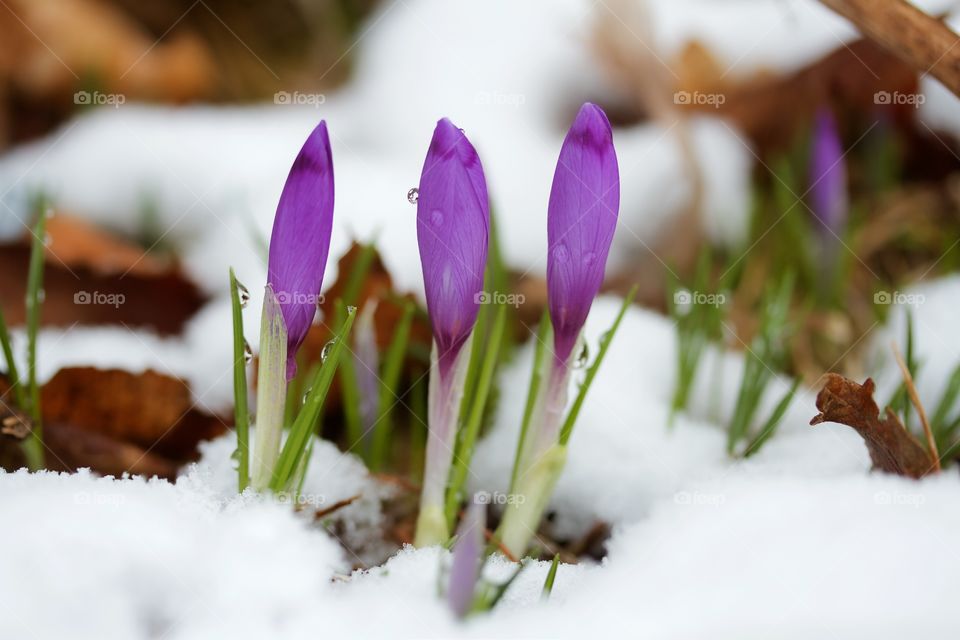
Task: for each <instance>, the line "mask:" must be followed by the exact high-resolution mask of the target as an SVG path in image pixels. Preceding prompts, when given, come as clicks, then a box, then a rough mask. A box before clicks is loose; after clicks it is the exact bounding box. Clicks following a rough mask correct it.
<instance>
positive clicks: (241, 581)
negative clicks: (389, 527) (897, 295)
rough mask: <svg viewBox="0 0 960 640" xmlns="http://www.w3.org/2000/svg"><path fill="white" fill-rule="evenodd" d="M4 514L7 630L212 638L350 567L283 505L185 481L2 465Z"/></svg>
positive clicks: (317, 592)
mask: <svg viewBox="0 0 960 640" xmlns="http://www.w3.org/2000/svg"><path fill="white" fill-rule="evenodd" d="M0 512H2V513H3V518H4V522H6V523H8V524H9V525H10V526H7V527H5V532H4V543H5V545H7V547H6V548H7V549H8V551H9V553H7V554H6V558H5V560H4V570H3V572H2V575H0V603H2V604H0V610H2V611H3V612H4V614H3V615H0V637H5V638H23V637H37V638H68V637H69V638H150V637H153V638H156V637H187V636H190V635H193V636H194V637H199V636H201V635H203V634H204V633H206V634H207V637H215V636H217V635H219V634H220V629H221V625H222V623H223V622H224V620H228V619H230V618H232V617H236V616H237V609H238V608H240V607H242V609H243V614H242V615H243V617H244V618H245V619H246V620H247V621H248V623H249V624H251V625H254V626H257V627H261V628H269V627H270V626H272V625H273V624H275V622H276V621H277V620H281V619H283V618H284V617H285V616H286V615H288V613H289V612H290V611H291V610H292V609H295V608H296V606H297V603H296V602H293V601H291V598H290V594H297V597H298V598H304V599H315V598H318V597H320V596H321V594H323V593H324V592H325V591H326V590H327V589H328V586H327V583H328V581H329V578H330V575H331V574H332V572H334V571H336V570H342V569H343V568H345V567H346V566H349V565H348V564H347V563H346V562H344V559H343V556H342V553H341V550H340V547H339V545H338V544H337V543H336V542H335V541H333V540H332V539H330V537H329V536H327V535H326V534H324V533H322V532H319V531H315V530H310V529H308V527H306V526H305V525H304V523H303V522H302V521H301V520H299V519H298V518H296V517H294V515H293V514H292V512H291V510H290V508H289V506H286V507H284V506H283V505H279V504H275V503H270V502H255V501H254V502H251V501H248V500H245V499H244V498H239V497H234V498H233V499H231V500H226V501H225V500H222V499H220V498H219V497H217V496H216V495H215V494H214V493H213V492H212V491H211V490H210V489H209V488H207V487H204V486H203V485H202V484H200V483H197V482H191V481H188V482H181V483H178V484H177V485H172V484H169V483H167V482H164V481H159V480H154V481H147V480H143V479H139V478H130V479H113V478H97V477H94V476H93V475H92V474H90V473H89V472H87V471H81V472H79V473H77V474H73V475H67V474H58V473H51V472H46V473H37V474H28V473H27V472H25V471H18V472H16V473H13V474H9V473H5V472H2V471H0Z"/></svg>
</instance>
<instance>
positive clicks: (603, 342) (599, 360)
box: [559, 285, 638, 446]
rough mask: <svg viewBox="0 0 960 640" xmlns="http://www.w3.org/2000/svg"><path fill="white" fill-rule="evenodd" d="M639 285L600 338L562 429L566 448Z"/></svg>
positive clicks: (562, 441)
mask: <svg viewBox="0 0 960 640" xmlns="http://www.w3.org/2000/svg"><path fill="white" fill-rule="evenodd" d="M637 288H638V287H637V285H634V286H633V288H632V289H630V293H628V294H627V297H626V298H624V299H623V304H621V305H620V311H618V312H617V317H616V319H615V320H614V321H613V325H612V326H611V327H610V328H609V329H607V331H606V332H605V333H604V334H603V335H601V336H600V351H599V352H598V353H597V357H596V359H595V360H594V361H593V364H591V365H590V368H589V369H587V375H586V377H584V379H583V384H581V385H580V388H579V389H578V390H577V397H576V398H575V399H574V401H573V405H572V406H571V407H570V413H568V414H567V419H566V420H565V421H564V423H563V427H562V428H561V429H560V440H559V442H560V445H561V446H565V445H566V444H567V442H568V441H569V440H570V436H571V435H572V434H573V427H574V425H575V424H576V422H577V416H578V415H579V414H580V408H581V407H582V406H583V401H584V400H585V399H586V397H587V392H588V391H589V390H590V385H591V384H593V379H594V378H595V377H596V376H597V371H599V370H600V365H601V364H603V359H604V357H605V356H606V355H607V351H608V350H609V349H610V344H611V343H612V342H613V337H614V336H615V335H616V333H617V329H619V328H620V322H621V321H622V320H623V316H625V315H626V313H627V309H629V308H630V305H631V304H633V298H634V296H636V295H637Z"/></svg>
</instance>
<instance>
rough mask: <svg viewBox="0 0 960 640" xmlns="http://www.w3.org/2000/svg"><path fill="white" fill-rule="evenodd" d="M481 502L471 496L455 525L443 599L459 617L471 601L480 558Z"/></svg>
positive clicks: (484, 516) (481, 545)
mask: <svg viewBox="0 0 960 640" xmlns="http://www.w3.org/2000/svg"><path fill="white" fill-rule="evenodd" d="M486 526H487V525H486V511H485V506H484V505H483V504H480V502H479V501H477V500H474V501H473V502H472V503H471V504H470V507H469V508H468V509H467V513H466V515H465V516H464V518H463V520H462V521H461V522H460V527H459V528H458V529H457V543H456V544H455V545H454V547H453V564H452V565H451V567H450V586H449V588H448V589H447V600H448V601H449V602H450V608H451V609H453V612H454V613H455V614H457V616H459V617H461V618H462V617H463V616H465V615H467V613H468V612H469V611H470V607H471V605H472V604H473V595H474V592H475V591H476V586H477V578H478V577H479V576H480V566H481V561H482V560H483V531H484V528H485V527H486Z"/></svg>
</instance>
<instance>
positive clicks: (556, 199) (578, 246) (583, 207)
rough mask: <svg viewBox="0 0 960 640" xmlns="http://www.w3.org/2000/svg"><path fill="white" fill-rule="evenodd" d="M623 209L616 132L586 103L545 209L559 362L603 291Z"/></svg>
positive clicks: (566, 141) (552, 317)
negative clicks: (613, 241) (605, 272)
mask: <svg viewBox="0 0 960 640" xmlns="http://www.w3.org/2000/svg"><path fill="white" fill-rule="evenodd" d="M619 210H620V172H619V169H618V168H617V155H616V152H615V151H614V148H613V132H612V130H611V128H610V122H609V121H608V120H607V116H606V115H605V114H604V113H603V110H602V109H600V107H598V106H596V105H595V104H590V103H589V102H588V103H586V104H584V105H583V106H582V107H581V108H580V113H578V114H577V118H576V119H575V120H574V121H573V125H572V126H571V127H570V131H568V132H567V137H566V138H565V139H564V141H563V147H562V148H561V149H560V159H559V160H558V161H557V170H556V172H555V173H554V174H553V188H552V189H551V191H550V204H549V208H548V210H547V246H548V251H549V254H548V257H547V296H548V302H549V306H550V320H551V322H552V323H553V330H554V357H555V359H556V360H557V361H559V362H567V360H568V359H569V357H570V353H571V351H573V346H574V344H576V342H577V339H578V338H579V336H580V330H581V329H582V328H583V323H584V322H585V321H586V319H587V313H588V312H589V311H590V305H591V304H592V303H593V299H594V297H596V295H597V292H598V291H599V290H600V284H601V283H602V282H603V271H604V267H605V266H606V263H607V254H608V253H609V252H610V243H611V242H612V240H613V231H614V229H615V228H616V226H617V213H618V211H619Z"/></svg>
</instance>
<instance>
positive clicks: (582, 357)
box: [573, 342, 590, 369]
mask: <svg viewBox="0 0 960 640" xmlns="http://www.w3.org/2000/svg"><path fill="white" fill-rule="evenodd" d="M589 359H590V347H589V346H587V343H586V342H584V343H583V347H582V348H581V349H580V353H578V354H577V357H576V359H575V360H574V361H573V368H574V369H583V368H584V367H585V366H587V360H589Z"/></svg>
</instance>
